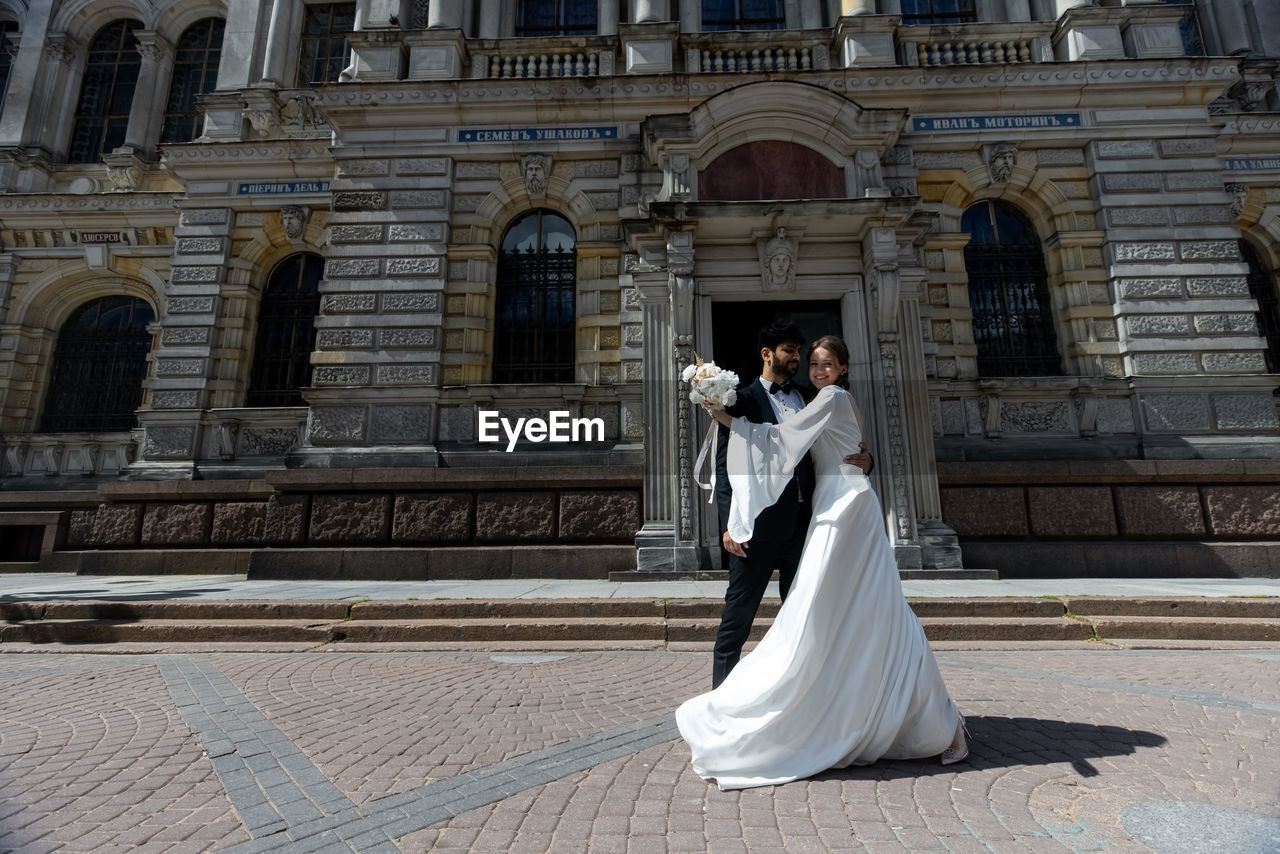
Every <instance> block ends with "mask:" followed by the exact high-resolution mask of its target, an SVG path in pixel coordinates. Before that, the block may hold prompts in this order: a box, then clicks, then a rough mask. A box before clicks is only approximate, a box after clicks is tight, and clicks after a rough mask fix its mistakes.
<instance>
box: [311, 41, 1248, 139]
mask: <svg viewBox="0 0 1280 854" xmlns="http://www.w3.org/2000/svg"><path fill="white" fill-rule="evenodd" d="M1239 74H1240V72H1239V67H1238V63H1237V62H1235V61H1233V60H1230V59H1199V58H1186V59H1151V60H1109V61H1106V62H1054V63H1027V64H1021V65H1014V66H991V65H957V66H947V67H943V68H928V69H921V68H910V67H894V68H874V69H872V68H868V69H833V70H830V71H811V72H795V73H794V74H788V75H787V76H786V77H782V76H781V75H764V74H674V75H661V76H618V77H611V78H581V79H580V78H572V79H571V78H562V79H551V80H542V79H539V80H488V79H482V80H441V81H422V80H401V81H387V82H378V83H345V84H330V85H327V86H321V87H317V89H316V92H317V93H318V95H319V102H320V105H321V107H322V108H323V109H324V111H325V114H326V115H327V116H329V118H330V121H331V123H332V124H334V125H335V126H336V127H338V128H342V127H344V126H350V127H357V126H358V127H360V128H370V127H390V126H401V127H406V126H408V127H417V126H431V125H436V126H439V125H456V124H457V123H458V121H459V119H460V116H461V115H462V114H463V113H464V111H466V112H467V113H469V115H468V116H467V120H468V121H470V122H475V123H476V124H482V123H484V122H485V121H486V120H487V117H486V116H484V115H483V113H484V110H485V108H489V109H495V110H496V109H503V110H509V109H511V107H512V106H515V105H518V106H519V107H521V108H522V109H521V111H520V112H521V118H519V119H513V120H519V121H529V120H531V119H529V118H526V117H524V116H523V114H524V113H525V112H526V111H527V112H528V115H529V116H533V115H534V114H535V112H536V111H538V110H540V109H541V108H542V107H543V106H544V105H545V102H547V101H552V100H554V101H561V102H564V101H570V102H574V101H580V102H592V103H594V104H596V105H598V108H599V110H600V111H599V113H598V114H597V116H596V117H595V118H594V119H593V121H597V122H599V121H638V120H640V119H643V118H644V117H645V116H647V115H649V114H651V113H653V112H655V110H656V111H661V112H667V113H669V112H672V111H678V110H680V109H682V108H691V107H692V106H693V105H696V104H697V103H700V102H702V101H704V100H705V99H707V98H708V97H711V96H713V95H717V94H719V93H721V92H726V91H728V90H730V89H737V88H741V87H744V86H748V85H750V84H753V83H761V82H764V81H766V80H775V81H776V80H783V79H789V80H792V81H794V82H796V83H798V84H801V85H809V86H817V87H820V88H823V89H826V90H828V91H831V92H835V93H838V94H844V95H846V96H848V97H849V98H851V99H852V100H854V101H856V102H857V103H858V104H860V105H862V106H864V107H872V106H876V107H883V106H890V105H892V106H896V107H901V106H903V105H904V103H905V104H912V105H919V104H921V103H924V104H929V106H928V109H930V110H937V109H940V108H941V105H940V104H932V103H930V102H931V101H934V100H935V99H936V98H937V95H938V94H940V93H942V92H945V93H946V98H947V99H955V98H957V97H960V98H963V97H964V96H965V95H966V94H972V95H973V96H974V97H975V98H977V99H979V100H980V101H981V102H982V103H984V104H985V105H986V107H985V109H986V110H988V111H989V110H990V105H991V103H992V101H991V91H992V89H993V88H994V89H1000V88H1006V87H1007V88H1013V87H1016V88H1017V89H1018V91H1019V93H1020V94H1022V93H1027V94H1030V93H1035V94H1036V95H1037V96H1038V97H1040V98H1041V99H1043V101H1042V102H1041V103H1039V104H1037V108H1047V107H1048V106H1055V107H1059V108H1067V107H1071V108H1080V107H1091V106H1092V107H1121V106H1146V105H1150V104H1152V103H1161V104H1175V103H1176V104H1182V105H1185V104H1187V103H1189V101H1188V100H1187V96H1186V93H1185V92H1184V91H1182V90H1183V89H1184V88H1185V87H1187V86H1194V87H1195V92H1196V96H1195V97H1196V98H1197V99H1203V102H1204V103H1208V101H1211V100H1213V98H1215V97H1217V95H1218V94H1219V92H1220V90H1221V89H1223V88H1226V87H1227V86H1228V85H1230V84H1231V83H1233V82H1235V81H1236V80H1237V79H1238V78H1239ZM1094 87H1096V88H1097V89H1098V92H1099V97H1098V98H1097V99H1096V101H1097V103H1091V102H1092V101H1093V100H1094V99H1092V98H1090V89H1091V88H1094ZM1161 91H1163V92H1167V94H1164V95H1158V94H1155V93H1156V92H1161ZM1153 97H1154V100H1153ZM975 103H977V101H975ZM423 106H430V107H434V108H437V109H433V110H429V111H424V110H423V109H422V107H423ZM971 106H972V105H967V104H963V103H959V104H957V103H956V102H955V101H951V102H950V103H948V104H947V108H948V109H951V108H958V109H969V108H970V107H971ZM371 108H376V109H371ZM499 122H501V119H499V118H497V117H496V116H495V120H494V121H493V122H491V123H495V124H496V123H499Z"/></svg>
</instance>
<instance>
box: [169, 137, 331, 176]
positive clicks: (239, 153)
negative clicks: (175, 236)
mask: <svg viewBox="0 0 1280 854" xmlns="http://www.w3.org/2000/svg"><path fill="white" fill-rule="evenodd" d="M162 163H163V164H164V166H165V167H166V168H168V169H169V171H170V172H171V173H172V174H173V175H174V177H175V178H177V179H178V180H180V181H183V182H184V183H187V184H190V183H191V182H193V181H204V180H221V181H230V180H234V181H240V180H244V181H249V180H273V181H274V180H286V179H289V180H293V179H301V180H317V181H325V180H329V179H330V178H331V177H332V176H333V171H334V162H333V156H332V154H330V152H329V140H328V139H325V140H323V141H319V140H310V139H271V140H257V141H254V142H203V143H189V144H186V145H172V146H165V148H164V149H163V158H162Z"/></svg>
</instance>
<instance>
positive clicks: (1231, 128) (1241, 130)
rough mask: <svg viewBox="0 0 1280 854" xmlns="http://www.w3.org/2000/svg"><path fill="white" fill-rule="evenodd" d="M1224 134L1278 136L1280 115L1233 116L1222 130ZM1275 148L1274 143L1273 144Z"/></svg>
mask: <svg viewBox="0 0 1280 854" xmlns="http://www.w3.org/2000/svg"><path fill="white" fill-rule="evenodd" d="M1222 132H1223V134H1228V135H1229V134H1240V135H1242V136H1243V135H1246V134H1267V135H1271V134H1277V133H1280V113H1268V114H1267V115H1263V116H1256V115H1255V116H1245V115H1238V116H1233V117H1232V118H1231V120H1230V121H1228V122H1227V123H1226V124H1225V125H1224V126H1223V128H1222ZM1271 144H1272V147H1274V142H1272V143H1271Z"/></svg>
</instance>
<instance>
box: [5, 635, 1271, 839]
mask: <svg viewBox="0 0 1280 854" xmlns="http://www.w3.org/2000/svg"><path fill="white" fill-rule="evenodd" d="M938 658H939V661H940V663H941V665H942V669H943V674H944V676H945V677H946V679H947V683H948V686H949V687H950V689H951V693H952V696H953V697H954V698H955V700H956V702H957V704H958V705H959V706H960V709H961V711H962V712H964V713H965V714H966V716H967V717H968V720H969V726H970V729H971V731H972V733H973V736H974V739H975V742H976V743H975V745H974V752H973V755H972V757H971V761H970V762H968V763H965V764H960V765H955V766H949V767H947V768H943V767H942V766H939V765H937V764H936V763H933V762H893V763H890V762H882V763H878V764H876V765H873V766H870V767H866V768H857V769H849V770H845V771H837V772H830V773H827V774H823V775H821V776H819V777H818V778H815V779H812V780H807V781H802V782H797V783H792V784H789V785H785V786H779V787H769V788H760V789H751V790H746V791H742V792H719V791H718V790H717V789H716V788H715V787H714V786H713V785H710V784H708V783H706V782H704V781H702V780H700V779H699V778H698V777H697V776H696V775H695V774H694V773H693V772H692V771H691V770H690V768H689V766H688V759H689V753H688V750H687V748H686V747H685V746H684V744H683V742H681V741H680V740H679V739H678V737H677V734H676V732H675V729H674V726H673V723H672V719H671V712H672V710H673V709H674V708H675V706H676V705H678V704H679V703H680V701H682V700H683V699H685V698H686V697H688V696H690V695H692V694H694V693H697V692H699V691H701V690H704V688H705V686H706V683H707V682H708V680H709V671H710V656H709V655H707V654H706V653H696V654H695V653H687V654H682V653H672V652H633V653H624V652H595V653H570V654H537V653H529V654H521V653H495V654H487V653H397V652H388V653H367V654H360V653H332V654H321V655H305V656H303V655H287V654H265V653H264V654H242V655H237V654H211V655H196V654H190V655H154V656H132V655H118V656H111V655H103V656H86V655H74V654H61V655H0V686H3V688H4V691H3V695H2V696H0V852H8V851H13V852H44V851H69V852H73V851H94V852H102V851H155V852H161V851H163V852H187V851H214V850H234V851H245V852H249V851H296V852H318V851H352V850H354V851H362V852H363V851H370V852H381V851H386V852H395V851H409V852H416V851H442V852H444V851H454V852H462V851H473V852H509V851H512V852H515V851H518V852H543V851H550V852H582V851H585V852H597V851H599V852H614V851H616V852H677V851H695V852H702V851H706V852H743V851H759V852H775V851H790V852H822V851H872V852H880V851H886V852H887V851H897V852H903V851H912V852H914V851H954V852H970V851H974V852H979V851H982V852H992V851H994V852H1015V851H1018V852H1022V851H1030V852H1034V851H1091V850H1107V851H1121V852H1125V851H1134V852H1139V851H1150V850H1155V851H1157V852H1161V854H1164V852H1194V851H1206V850H1213V851H1221V852H1223V854H1225V852H1228V851H1245V850H1248V851H1256V852H1264V851H1269V850H1280V798H1278V797H1277V793H1280V745H1278V744H1277V743H1276V741H1277V739H1278V738H1280V736H1277V733H1280V654H1278V653H1276V652H1270V651H1250V650H1230V651H1225V650H1224V651H1214V652H1193V651H1179V650H1161V651H1146V652H1137V651H1116V650H1103V649H1098V650H1084V651H1082V650H1070V651H1035V652H1031V651H1021V652H940V653H939V654H938ZM1245 846H1253V847H1245ZM1268 846H1269V847H1268Z"/></svg>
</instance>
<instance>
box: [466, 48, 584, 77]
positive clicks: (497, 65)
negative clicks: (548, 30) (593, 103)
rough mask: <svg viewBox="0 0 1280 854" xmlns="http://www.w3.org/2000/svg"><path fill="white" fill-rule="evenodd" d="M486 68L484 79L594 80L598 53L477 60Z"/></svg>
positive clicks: (521, 55)
mask: <svg viewBox="0 0 1280 854" xmlns="http://www.w3.org/2000/svg"><path fill="white" fill-rule="evenodd" d="M481 60H482V61H483V62H485V63H487V65H488V68H487V69H486V73H485V74H484V75H483V76H484V77H503V78H506V77H522V78H530V77H533V78H543V77H596V76H598V75H599V73H600V54H599V53H590V54H586V53H582V52H581V51H579V52H578V53H552V54H549V55H548V54H545V53H541V54H519V53H518V54H515V55H512V54H506V55H502V56H499V55H494V56H489V57H481Z"/></svg>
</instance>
